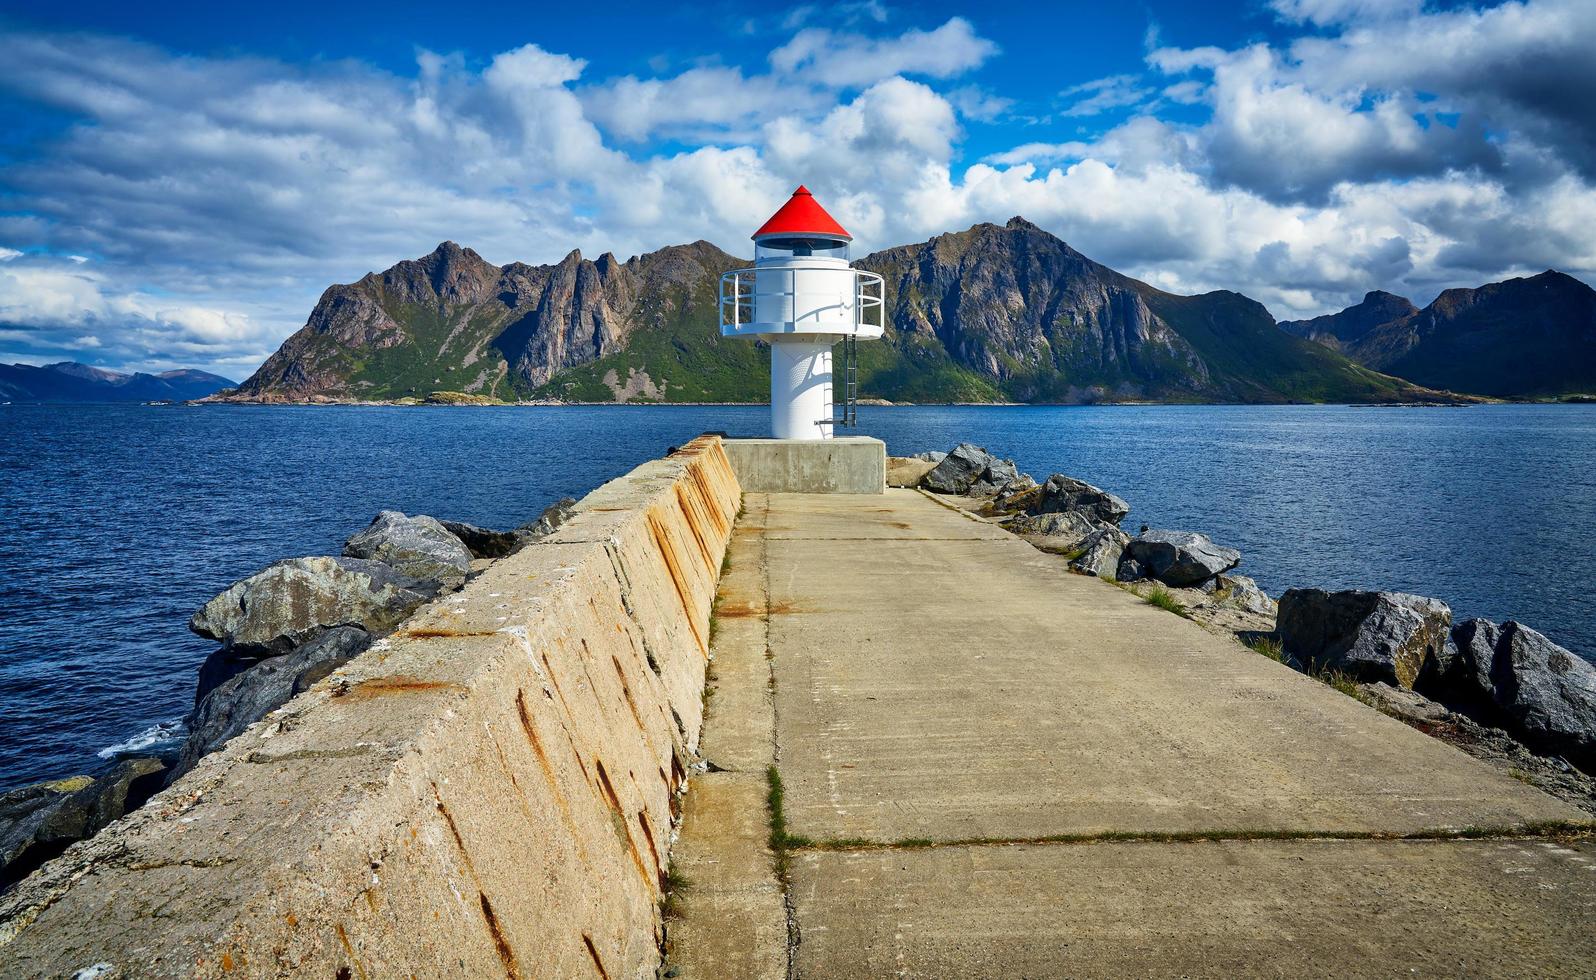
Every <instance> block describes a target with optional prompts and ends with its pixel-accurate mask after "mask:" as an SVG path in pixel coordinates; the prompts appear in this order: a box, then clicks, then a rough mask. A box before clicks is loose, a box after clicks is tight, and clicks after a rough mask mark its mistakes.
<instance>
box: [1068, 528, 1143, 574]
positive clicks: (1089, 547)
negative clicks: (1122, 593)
mask: <svg viewBox="0 0 1596 980" xmlns="http://www.w3.org/2000/svg"><path fill="white" fill-rule="evenodd" d="M1129 543H1130V535H1128V534H1126V533H1125V532H1124V531H1121V530H1120V529H1119V528H1117V527H1099V528H1098V529H1097V530H1095V531H1093V532H1092V533H1091V534H1090V535H1088V536H1087V537H1086V539H1085V540H1084V541H1082V542H1081V553H1080V555H1078V556H1077V557H1076V558H1075V560H1073V561H1071V562H1070V568H1072V569H1074V570H1075V571H1077V572H1080V573H1082V574H1084V575H1095V576H1097V577H1098V578H1106V579H1111V578H1115V577H1117V576H1118V574H1119V561H1120V558H1121V557H1122V556H1123V555H1124V552H1125V546H1126V545H1127V544H1129Z"/></svg>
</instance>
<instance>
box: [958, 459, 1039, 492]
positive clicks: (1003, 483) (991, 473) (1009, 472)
mask: <svg viewBox="0 0 1596 980" xmlns="http://www.w3.org/2000/svg"><path fill="white" fill-rule="evenodd" d="M1022 480H1023V481H1024V482H1025V483H1026V484H1027V485H1030V486H1035V485H1036V481H1035V480H1033V479H1031V478H1030V477H1028V476H1026V475H1025V474H1023V473H1021V472H1020V468H1019V467H1017V466H1015V465H1014V460H1012V459H999V460H995V461H994V462H993V463H992V464H991V465H990V466H988V467H987V468H986V472H984V473H982V474H981V478H980V479H979V480H976V481H975V483H974V484H973V485H972V486H971V487H970V492H971V493H973V494H978V495H980V496H983V497H986V496H992V495H994V494H999V493H1002V492H1003V491H1004V490H1007V489H1008V488H1009V487H1012V486H1014V485H1015V484H1017V483H1020V482H1021V481H1022Z"/></svg>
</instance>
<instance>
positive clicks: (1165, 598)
mask: <svg viewBox="0 0 1596 980" xmlns="http://www.w3.org/2000/svg"><path fill="white" fill-rule="evenodd" d="M1142 601H1143V602H1145V603H1147V604H1148V605H1149V606H1157V607H1158V608H1159V609H1162V610H1164V611H1165V612H1172V613H1174V614H1175V615H1177V616H1181V617H1183V618H1185V619H1190V618H1191V613H1190V612H1188V611H1187V610H1186V607H1185V605H1183V604H1182V603H1181V601H1180V600H1179V599H1177V598H1175V594H1174V593H1173V592H1170V591H1169V590H1168V589H1166V588H1164V587H1163V586H1162V585H1155V586H1153V587H1152V588H1151V589H1149V590H1148V591H1147V594H1146V595H1144V596H1142Z"/></svg>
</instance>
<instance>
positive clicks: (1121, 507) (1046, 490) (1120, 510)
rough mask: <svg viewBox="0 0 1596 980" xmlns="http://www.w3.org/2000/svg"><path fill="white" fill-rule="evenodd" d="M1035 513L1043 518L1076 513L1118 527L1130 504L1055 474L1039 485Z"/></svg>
mask: <svg viewBox="0 0 1596 980" xmlns="http://www.w3.org/2000/svg"><path fill="white" fill-rule="evenodd" d="M1041 496H1042V499H1041V501H1040V503H1039V505H1038V508H1037V509H1038V510H1039V511H1040V512H1041V513H1044V514H1050V513H1060V512H1063V511H1071V510H1077V511H1082V512H1084V513H1086V514H1089V515H1090V516H1092V517H1094V518H1096V519H1097V520H1099V521H1102V522H1103V523H1104V524H1118V523H1119V522H1120V521H1121V520H1123V519H1124V517H1125V515H1126V514H1129V513H1130V504H1127V503H1126V502H1125V501H1123V500H1121V499H1119V498H1118V497H1116V496H1114V495H1113V494H1111V493H1109V492H1108V491H1107V490H1100V489H1098V488H1097V487H1094V486H1092V485H1091V484H1090V483H1084V482H1082V481H1080V480H1077V479H1075V478H1074V477H1069V476H1065V475H1064V474H1063V473H1054V474H1053V475H1052V476H1050V477H1048V478H1047V482H1046V483H1044V484H1042V495H1041Z"/></svg>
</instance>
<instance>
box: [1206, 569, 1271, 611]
mask: <svg viewBox="0 0 1596 980" xmlns="http://www.w3.org/2000/svg"><path fill="white" fill-rule="evenodd" d="M1214 584H1215V585H1217V586H1218V588H1217V590H1216V591H1215V599H1214V601H1215V604H1216V605H1221V606H1227V607H1229V608H1231V609H1240V610H1241V611H1242V612H1249V613H1255V614H1256V615H1259V616H1273V615H1275V613H1276V612H1278V605H1277V604H1276V602H1275V600H1273V599H1271V598H1269V593H1267V592H1265V591H1264V590H1263V589H1260V588H1259V587H1258V583H1257V582H1254V581H1253V580H1252V579H1250V578H1248V577H1247V576H1245V575H1219V576H1215V579H1214Z"/></svg>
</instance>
